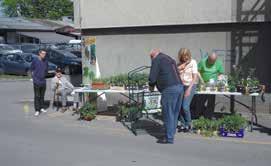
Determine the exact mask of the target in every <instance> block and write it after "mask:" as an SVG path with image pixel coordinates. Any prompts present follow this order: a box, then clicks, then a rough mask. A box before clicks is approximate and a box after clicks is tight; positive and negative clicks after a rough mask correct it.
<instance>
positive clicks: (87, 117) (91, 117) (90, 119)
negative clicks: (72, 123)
mask: <svg viewBox="0 0 271 166" xmlns="http://www.w3.org/2000/svg"><path fill="white" fill-rule="evenodd" d="M83 119H84V120H85V121H92V120H93V119H95V117H93V116H85V117H83Z"/></svg>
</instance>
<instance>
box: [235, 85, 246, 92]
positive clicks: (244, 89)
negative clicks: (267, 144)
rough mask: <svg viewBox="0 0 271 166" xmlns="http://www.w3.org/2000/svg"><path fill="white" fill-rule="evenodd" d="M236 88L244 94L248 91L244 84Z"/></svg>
mask: <svg viewBox="0 0 271 166" xmlns="http://www.w3.org/2000/svg"><path fill="white" fill-rule="evenodd" d="M236 90H237V92H240V93H243V94H245V93H246V88H245V87H244V86H242V85H237V86H236Z"/></svg>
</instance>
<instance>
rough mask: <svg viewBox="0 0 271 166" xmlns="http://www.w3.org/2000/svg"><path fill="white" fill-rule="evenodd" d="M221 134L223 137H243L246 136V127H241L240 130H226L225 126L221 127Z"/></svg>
mask: <svg viewBox="0 0 271 166" xmlns="http://www.w3.org/2000/svg"><path fill="white" fill-rule="evenodd" d="M219 135H220V136H221V137H236V138H243V137H244V129H240V130H239V131H235V132H232V131H226V130H225V129H224V128H220V129H219Z"/></svg>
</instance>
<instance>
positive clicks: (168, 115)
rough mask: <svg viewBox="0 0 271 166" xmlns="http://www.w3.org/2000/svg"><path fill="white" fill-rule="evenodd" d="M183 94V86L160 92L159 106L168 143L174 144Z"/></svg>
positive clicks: (171, 87) (175, 86)
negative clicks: (160, 106) (160, 105)
mask: <svg viewBox="0 0 271 166" xmlns="http://www.w3.org/2000/svg"><path fill="white" fill-rule="evenodd" d="M183 92H184V91H183V85H181V84H179V85H174V86H170V87H168V88H166V89H164V90H163V91H162V98H161V104H162V111H163V120H164V126H165V129H166V139H167V141H168V142H172V143H173V142H174V135H175V133H176V128H177V124H178V117H179V113H180V109H181V106H182V97H183Z"/></svg>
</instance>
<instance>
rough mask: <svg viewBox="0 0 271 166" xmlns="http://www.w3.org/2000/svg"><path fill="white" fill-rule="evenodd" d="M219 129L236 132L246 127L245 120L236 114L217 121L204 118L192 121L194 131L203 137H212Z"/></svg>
mask: <svg viewBox="0 0 271 166" xmlns="http://www.w3.org/2000/svg"><path fill="white" fill-rule="evenodd" d="M221 127H223V128H224V130H226V131H231V132H236V131H239V130H240V129H244V128H246V127H247V120H246V119H245V118H244V117H242V116H240V115H237V114H235V115H227V116H224V117H223V118H221V119H217V120H210V119H207V118H204V117H200V118H199V119H197V120H193V128H194V130H200V131H201V134H202V135H204V136H212V135H213V133H215V132H217V131H218V130H219V128H221Z"/></svg>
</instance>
